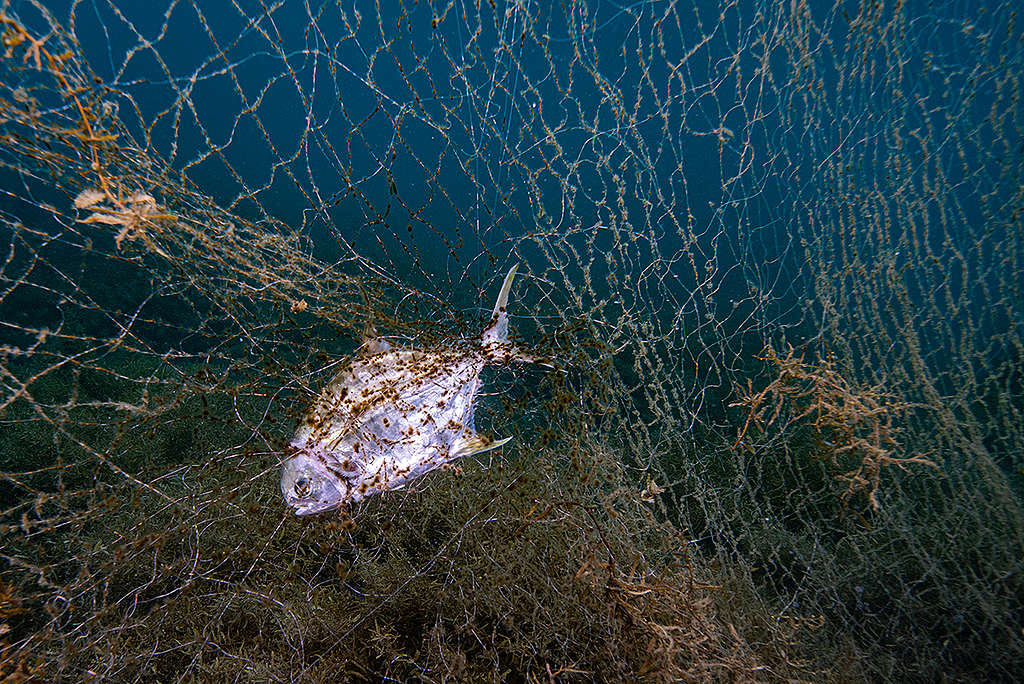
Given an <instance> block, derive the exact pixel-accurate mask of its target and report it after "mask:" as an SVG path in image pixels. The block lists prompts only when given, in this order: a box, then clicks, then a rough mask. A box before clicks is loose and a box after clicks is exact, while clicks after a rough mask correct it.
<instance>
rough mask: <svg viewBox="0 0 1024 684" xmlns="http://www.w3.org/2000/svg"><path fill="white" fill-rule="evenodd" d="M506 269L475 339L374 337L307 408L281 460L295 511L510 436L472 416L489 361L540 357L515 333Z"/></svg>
mask: <svg viewBox="0 0 1024 684" xmlns="http://www.w3.org/2000/svg"><path fill="white" fill-rule="evenodd" d="M517 268H518V267H517V266H513V267H512V269H511V270H510V271H509V272H508V275H506V276H505V280H504V282H503V283H502V285H501V291H500V293H499V294H498V301H497V303H496V304H495V305H494V312H493V313H492V314H491V319H490V322H489V323H488V324H487V327H486V328H485V329H484V331H483V333H482V334H481V335H480V337H479V338H478V339H476V340H473V341H469V342H471V343H470V344H468V345H467V344H461V345H460V344H457V343H453V344H449V345H445V346H442V347H439V348H435V349H431V350H422V351H420V350H411V349H399V350H393V349H392V348H391V346H390V345H389V344H388V343H387V342H386V341H385V340H382V339H379V338H375V339H374V338H371V339H370V340H368V341H367V342H366V343H365V344H364V345H363V348H362V350H361V352H360V353H358V354H357V355H356V356H355V357H354V358H352V359H351V360H350V361H349V362H348V363H347V364H346V366H345V367H344V368H343V369H342V370H341V372H339V373H338V374H337V375H336V376H335V377H334V378H333V379H332V380H331V381H330V382H329V383H328V384H327V386H326V387H325V388H324V390H323V391H322V392H321V393H320V396H319V397H318V398H317V399H316V401H314V402H313V404H312V405H311V406H310V407H309V409H308V410H307V411H306V413H305V414H304V416H303V418H302V420H301V422H300V424H299V426H298V429H297V430H296V431H295V436H294V437H293V438H292V440H291V443H290V445H289V451H290V454H291V455H290V456H289V458H288V459H287V460H286V461H285V462H284V464H283V465H282V467H281V493H282V494H283V495H284V498H285V501H286V502H287V504H288V505H289V506H291V507H292V508H294V509H295V514H296V515H310V514H313V513H320V512H323V511H329V510H331V509H334V508H338V507H340V506H343V505H345V504H349V503H354V502H357V501H360V500H361V499H365V498H366V497H369V496H373V495H374V494H379V493H381V492H384V491H387V490H393V489H398V488H400V487H403V486H404V485H405V484H407V483H408V482H410V481H411V480H413V479H415V478H417V477H419V476H421V475H423V474H425V473H428V472H430V471H432V470H434V469H436V468H439V467H441V466H442V465H444V464H446V463H450V462H451V461H452V460H454V459H457V458H460V457H462V456H469V455H471V454H478V453H481V452H483V451H488V450H490V449H496V448H498V447H500V446H502V445H503V444H505V443H507V442H508V441H509V439H511V438H506V439H500V440H495V439H492V438H490V437H487V436H485V435H481V434H478V433H477V432H476V428H475V427H474V424H473V413H474V410H475V408H476V397H477V394H478V393H479V391H480V371H482V370H483V368H484V366H486V365H488V364H503V363H510V362H514V361H533V359H531V358H529V357H527V356H525V355H523V354H522V353H521V352H520V351H519V350H518V349H517V348H516V346H515V345H514V344H512V343H511V342H509V341H508V313H507V312H506V307H507V306H508V295H509V290H510V289H511V287H512V280H513V278H515V275H516V269H517Z"/></svg>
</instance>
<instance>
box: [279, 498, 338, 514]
mask: <svg viewBox="0 0 1024 684" xmlns="http://www.w3.org/2000/svg"><path fill="white" fill-rule="evenodd" d="M288 505H289V506H291V507H292V508H293V509H295V515H314V514H316V513H323V512H325V511H330V510H333V509H335V508H338V507H340V506H341V502H335V503H321V502H319V501H318V502H314V503H299V502H295V503H289V504H288Z"/></svg>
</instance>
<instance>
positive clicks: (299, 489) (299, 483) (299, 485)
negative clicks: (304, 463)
mask: <svg viewBox="0 0 1024 684" xmlns="http://www.w3.org/2000/svg"><path fill="white" fill-rule="evenodd" d="M309 490H310V483H309V478H308V477H306V476H305V475H301V476H299V478H298V479H297V480H295V496H297V497H299V498H300V499H305V498H306V497H307V496H309Z"/></svg>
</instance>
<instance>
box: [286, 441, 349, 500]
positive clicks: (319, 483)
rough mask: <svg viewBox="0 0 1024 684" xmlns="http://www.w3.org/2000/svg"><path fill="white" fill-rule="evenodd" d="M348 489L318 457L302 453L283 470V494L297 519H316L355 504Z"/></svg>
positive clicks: (291, 459)
mask: <svg viewBox="0 0 1024 684" xmlns="http://www.w3.org/2000/svg"><path fill="white" fill-rule="evenodd" d="M348 491H349V487H348V485H347V484H346V483H345V482H344V481H343V480H341V479H340V478H338V477H337V476H336V475H335V474H333V473H331V472H330V471H329V470H328V469H327V468H326V467H325V466H324V465H323V460H322V459H320V458H317V456H316V454H312V453H309V452H307V451H299V452H298V453H296V454H295V455H294V456H292V457H291V458H289V459H288V460H287V461H285V462H284V464H283V465H282V466H281V493H282V494H283V495H284V499H285V502H286V503H287V504H288V505H289V506H291V507H292V508H294V509H295V515H312V514H314V513H322V512H324V511H329V510H331V509H334V508H338V507H340V506H342V505H343V504H345V503H347V502H348V501H350V500H351V497H350V496H349V495H348Z"/></svg>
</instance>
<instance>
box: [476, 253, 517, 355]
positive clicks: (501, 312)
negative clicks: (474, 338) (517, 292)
mask: <svg viewBox="0 0 1024 684" xmlns="http://www.w3.org/2000/svg"><path fill="white" fill-rule="evenodd" d="M518 268H519V264H516V265H515V266H513V267H512V268H511V269H510V270H509V272H508V275H507V276H505V281H504V282H503V283H502V284H501V292H499V293H498V301H497V302H496V303H495V304H494V312H493V313H492V314H491V320H490V322H489V323H488V324H487V327H486V328H484V334H483V343H484V346H495V345H499V344H502V343H504V342H507V341H508V293H509V291H510V290H511V289H512V280H513V279H514V278H515V277H516V270H518Z"/></svg>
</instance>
